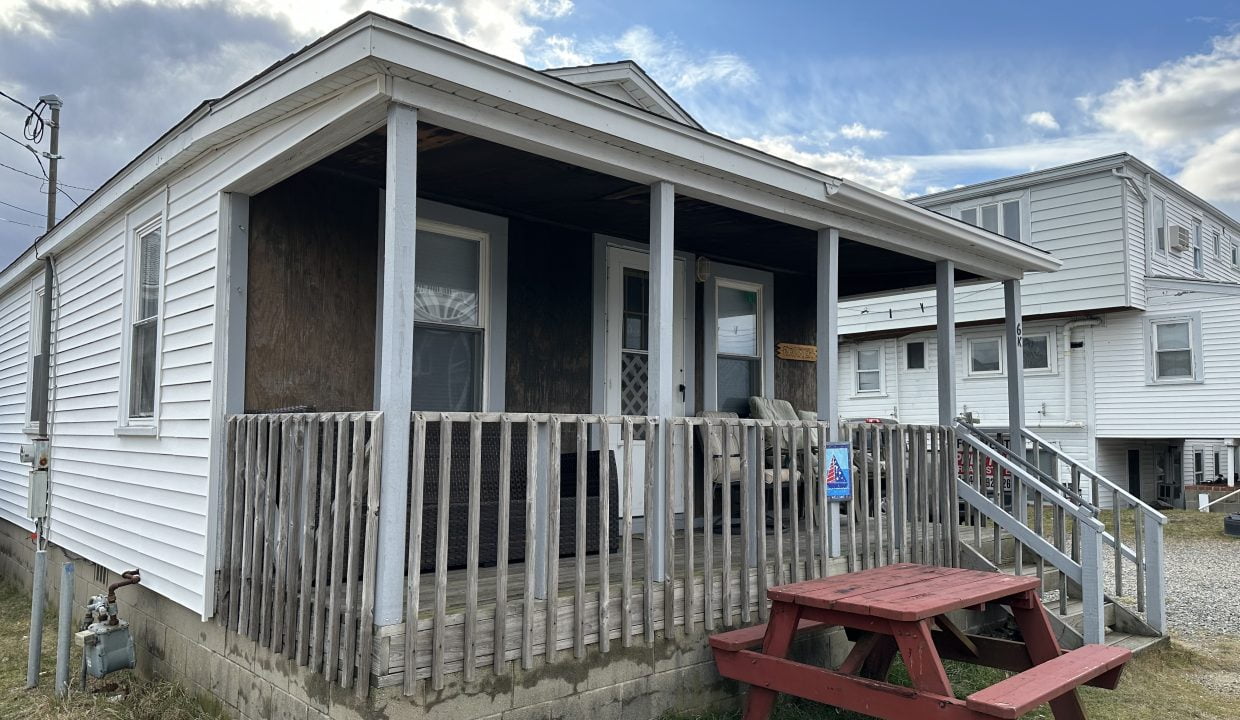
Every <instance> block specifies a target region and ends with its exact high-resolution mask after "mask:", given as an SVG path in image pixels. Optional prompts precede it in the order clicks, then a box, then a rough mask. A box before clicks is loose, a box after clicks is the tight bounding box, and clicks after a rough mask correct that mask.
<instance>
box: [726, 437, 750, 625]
mask: <svg viewBox="0 0 1240 720" xmlns="http://www.w3.org/2000/svg"><path fill="white" fill-rule="evenodd" d="M740 433H741V435H740V440H741V447H740V451H741V472H740V481H739V483H738V485H739V486H740V489H739V493H738V495H739V496H740V506H741V507H740V522H741V552H740V581H741V592H740V596H741V597H740V600H741V622H743V623H745V624H746V625H748V624H749V623H751V622H752V620H751V619H750V612H749V604H750V600H751V599H750V597H749V543H750V542H751V541H752V537H751V532H750V524H751V523H752V522H753V516H752V514H753V510H752V508H750V504H751V503H750V499H749V492H750V481H751V480H750V477H749V444H750V437H749V428H748V427H745V426H741V428H740ZM728 534H729V535H730V534H731V533H728Z"/></svg>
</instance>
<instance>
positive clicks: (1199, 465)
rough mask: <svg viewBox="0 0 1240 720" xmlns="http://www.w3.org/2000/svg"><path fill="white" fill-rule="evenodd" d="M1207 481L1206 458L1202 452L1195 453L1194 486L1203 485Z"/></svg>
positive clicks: (1196, 451)
mask: <svg viewBox="0 0 1240 720" xmlns="http://www.w3.org/2000/svg"><path fill="white" fill-rule="evenodd" d="M1205 481H1206V457H1205V453H1203V452H1201V451H1200V450H1195V451H1193V484H1194V485H1201V484H1203V483H1204V482H1205Z"/></svg>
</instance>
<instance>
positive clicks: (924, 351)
mask: <svg viewBox="0 0 1240 720" xmlns="http://www.w3.org/2000/svg"><path fill="white" fill-rule="evenodd" d="M909 345H921V367H919V368H912V367H909V366H908V346H909ZM900 361H901V363H903V366H904V369H905V371H907V372H929V370H930V343H929V342H928V341H926V340H924V339H923V340H905V341H904V343H903V344H902V345H901V351H900Z"/></svg>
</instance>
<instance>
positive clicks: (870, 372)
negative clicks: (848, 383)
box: [855, 347, 883, 395]
mask: <svg viewBox="0 0 1240 720" xmlns="http://www.w3.org/2000/svg"><path fill="white" fill-rule="evenodd" d="M855 359H856V365H857V394H859V395H860V394H862V393H872V394H880V393H882V392H883V351H882V348H880V347H869V348H858V349H857V352H856V356H855Z"/></svg>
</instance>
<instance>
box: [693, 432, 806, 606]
mask: <svg viewBox="0 0 1240 720" xmlns="http://www.w3.org/2000/svg"><path fill="white" fill-rule="evenodd" d="M755 432H756V434H757V439H756V440H755V442H757V443H758V448H759V450H758V456H757V457H756V458H754V460H753V462H754V466H755V467H754V482H756V483H758V492H757V493H756V497H757V504H758V507H757V508H756V509H755V512H754V514H755V515H756V516H757V523H758V524H757V528H758V542H757V561H758V563H757V567H758V619H759V620H760V621H762V622H766V620H767V617H768V615H769V608H768V606H767V601H766V589H767V587H768V586H769V583H768V582H767V574H766V563H767V552H766V458H765V456H766V452H765V447H764V446H765V445H766V442H765V440H764V439H763V437H762V429H761V428H759V429H758V430H756V431H755ZM780 532H782V531H781V530H780V529H779V528H776V529H775V533H776V534H779V533H780ZM689 558H690V560H689V565H690V567H692V565H693V561H692V558H693V554H692V553H690V554H689ZM692 585H693V582H692V575H691V574H690V575H687V576H686V577H685V593H686V594H687V595H689V596H690V597H692V595H691V590H690V588H691V587H692ZM685 625H686V629H688V625H689V613H688V612H687V611H686V613H685Z"/></svg>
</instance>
